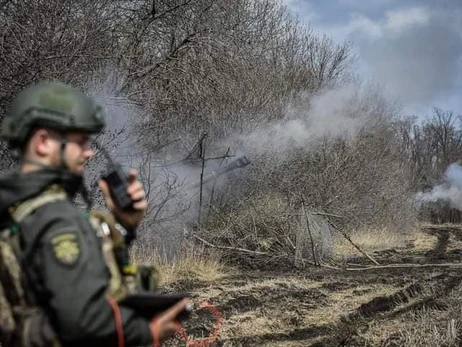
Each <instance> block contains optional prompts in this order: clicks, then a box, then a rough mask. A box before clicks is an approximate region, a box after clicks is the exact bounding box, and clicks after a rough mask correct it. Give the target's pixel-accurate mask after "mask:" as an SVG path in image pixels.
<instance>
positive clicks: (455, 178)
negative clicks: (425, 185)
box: [417, 163, 462, 210]
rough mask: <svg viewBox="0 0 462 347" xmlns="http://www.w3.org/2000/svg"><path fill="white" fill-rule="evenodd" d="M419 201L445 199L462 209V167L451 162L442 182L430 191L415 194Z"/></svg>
mask: <svg viewBox="0 0 462 347" xmlns="http://www.w3.org/2000/svg"><path fill="white" fill-rule="evenodd" d="M417 200H418V201H420V202H435V201H438V200H443V201H447V202H449V203H450V205H451V206H452V207H454V208H458V209H461V210H462V167H461V166H460V165H459V164H457V163H453V164H451V165H449V166H448V168H447V169H446V172H445V173H444V177H443V183H441V184H439V185H437V186H435V187H434V188H433V189H432V190H431V191H430V192H425V193H423V192H420V193H418V194H417Z"/></svg>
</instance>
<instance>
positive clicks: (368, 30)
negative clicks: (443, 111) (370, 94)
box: [321, 6, 462, 105]
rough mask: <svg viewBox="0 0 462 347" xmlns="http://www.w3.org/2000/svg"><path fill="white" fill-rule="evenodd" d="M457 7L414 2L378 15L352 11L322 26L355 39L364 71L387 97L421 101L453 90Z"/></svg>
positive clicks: (461, 33) (459, 50)
mask: <svg viewBox="0 0 462 347" xmlns="http://www.w3.org/2000/svg"><path fill="white" fill-rule="evenodd" d="M460 12H461V11H457V10H448V9H434V8H430V7H423V6H414V7H408V8H400V9H394V10H388V11H386V12H383V13H382V15H381V17H380V18H378V19H375V20H374V19H371V18H370V17H368V16H367V15H364V14H352V15H351V17H350V20H349V21H348V22H347V23H346V24H344V25H337V26H330V27H325V28H321V31H324V32H327V33H328V34H330V35H331V36H332V37H334V38H335V39H336V40H337V41H339V40H340V41H343V40H349V41H351V42H353V44H354V46H355V47H356V51H357V53H358V55H359V57H360V63H361V64H362V65H364V66H365V68H364V67H363V68H362V70H363V71H364V70H366V71H371V72H372V74H373V75H374V77H375V79H376V80H378V81H379V83H381V84H382V85H383V87H384V90H385V91H386V92H387V95H388V96H390V97H392V98H393V99H395V100H398V101H400V102H402V103H403V104H408V105H409V104H425V105H428V104H429V103H431V102H433V101H435V100H438V98H440V97H441V95H445V94H449V93H451V92H453V90H454V88H455V86H456V83H457V80H458V78H460V75H459V74H458V71H459V70H458V61H459V59H460V57H461V56H462V21H461V16H460Z"/></svg>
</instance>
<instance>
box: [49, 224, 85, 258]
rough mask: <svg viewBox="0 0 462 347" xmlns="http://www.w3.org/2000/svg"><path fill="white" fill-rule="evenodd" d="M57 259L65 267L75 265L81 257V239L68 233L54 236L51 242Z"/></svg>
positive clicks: (74, 234)
mask: <svg viewBox="0 0 462 347" xmlns="http://www.w3.org/2000/svg"><path fill="white" fill-rule="evenodd" d="M50 242H51V246H52V248H53V253H54V255H55V257H56V259H57V260H58V261H59V262H60V263H62V264H64V265H68V266H71V265H74V264H75V263H77V260H79V257H80V245H79V239H78V236H77V234H76V233H72V232H68V233H62V234H59V235H56V236H53V237H52V238H51V240H50Z"/></svg>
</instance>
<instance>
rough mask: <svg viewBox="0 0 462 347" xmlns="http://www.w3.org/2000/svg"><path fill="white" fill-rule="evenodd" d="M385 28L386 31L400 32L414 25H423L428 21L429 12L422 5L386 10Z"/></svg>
mask: <svg viewBox="0 0 462 347" xmlns="http://www.w3.org/2000/svg"><path fill="white" fill-rule="evenodd" d="M386 17H387V19H386V21H385V23H384V27H385V30H386V31H387V32H388V33H394V34H401V33H403V32H404V31H406V30H409V29H411V28H413V27H416V26H423V25H425V24H428V22H429V21H430V17H431V13H430V11H429V10H428V9H426V8H423V7H414V8H409V9H403V10H395V11H387V13H386Z"/></svg>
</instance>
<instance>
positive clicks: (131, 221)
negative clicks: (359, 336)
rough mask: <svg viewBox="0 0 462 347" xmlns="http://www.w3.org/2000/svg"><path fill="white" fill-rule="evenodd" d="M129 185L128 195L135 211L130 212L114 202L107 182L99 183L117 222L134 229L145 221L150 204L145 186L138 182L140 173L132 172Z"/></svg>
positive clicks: (101, 181)
mask: <svg viewBox="0 0 462 347" xmlns="http://www.w3.org/2000/svg"><path fill="white" fill-rule="evenodd" d="M128 183H129V184H128V188H127V193H128V194H129V195H130V197H131V199H132V201H133V209H132V210H130V211H124V210H121V209H120V208H119V207H118V206H117V205H116V204H115V203H114V201H113V200H112V198H111V194H110V193H109V186H108V184H107V182H106V181H104V180H100V181H99V182H98V184H99V188H100V189H101V192H102V193H103V196H104V199H105V200H106V205H107V207H108V208H109V209H110V210H111V212H112V213H113V214H114V216H115V218H116V219H117V221H118V222H119V223H120V224H122V225H123V226H124V227H126V228H131V229H134V228H136V227H137V226H138V224H140V222H141V220H142V219H143V217H144V214H145V212H146V208H147V206H148V202H147V200H146V193H145V192H144V187H143V184H142V183H141V182H140V181H139V180H138V172H137V171H136V170H130V173H129V176H128Z"/></svg>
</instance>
